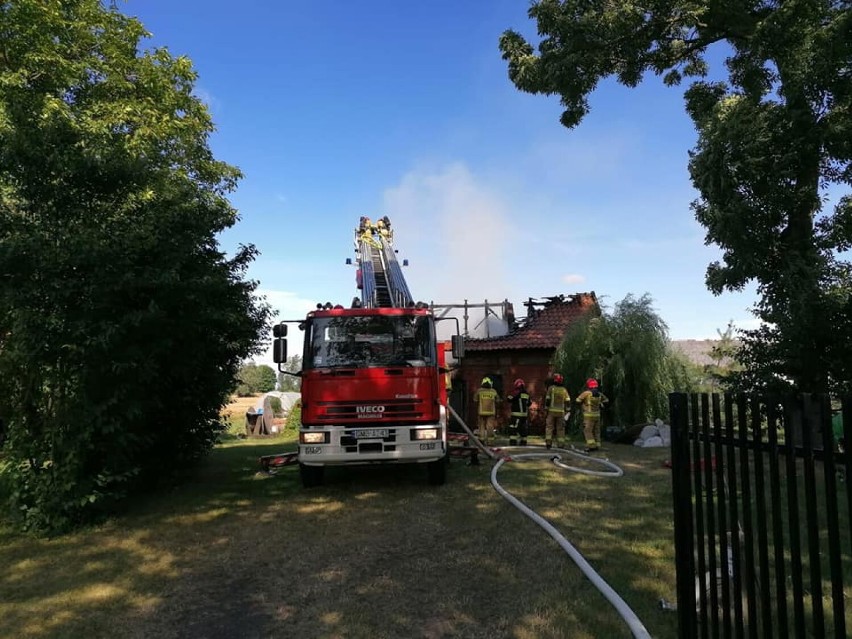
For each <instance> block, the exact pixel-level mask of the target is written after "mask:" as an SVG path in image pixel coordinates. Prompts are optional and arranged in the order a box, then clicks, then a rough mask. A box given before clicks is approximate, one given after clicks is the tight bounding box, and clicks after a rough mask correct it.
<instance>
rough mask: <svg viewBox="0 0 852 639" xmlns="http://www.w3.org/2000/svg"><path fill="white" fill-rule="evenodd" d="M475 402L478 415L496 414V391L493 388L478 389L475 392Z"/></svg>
mask: <svg viewBox="0 0 852 639" xmlns="http://www.w3.org/2000/svg"><path fill="white" fill-rule="evenodd" d="M475 400H476V403H477V404H478V405H479V414H480V415H496V414H497V391H496V390H494V389H493V388H480V389H479V390H478V391H476V398H475Z"/></svg>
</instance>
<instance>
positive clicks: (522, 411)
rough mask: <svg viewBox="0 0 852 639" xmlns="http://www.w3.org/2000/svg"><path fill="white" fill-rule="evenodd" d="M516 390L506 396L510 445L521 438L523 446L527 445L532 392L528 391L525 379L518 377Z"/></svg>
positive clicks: (515, 385)
mask: <svg viewBox="0 0 852 639" xmlns="http://www.w3.org/2000/svg"><path fill="white" fill-rule="evenodd" d="M514 388H515V390H514V391H513V392H512V394H511V395H509V396H508V397H506V399H507V400H508V401H509V411H510V414H509V446H514V445H515V444H517V443H518V439H517V438H518V437H519V436H520V438H521V446H526V445H527V425H528V422H527V418H528V417H529V411H530V394H529V393H528V392H527V387H526V384H524V380H522V379H516V380H515V384H514Z"/></svg>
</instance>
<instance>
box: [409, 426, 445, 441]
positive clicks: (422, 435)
mask: <svg viewBox="0 0 852 639" xmlns="http://www.w3.org/2000/svg"><path fill="white" fill-rule="evenodd" d="M412 432H413V437H414V439H415V441H417V440H421V439H438V438H439V437H440V436H441V429H440V428H418V429H416V430H414V431H412Z"/></svg>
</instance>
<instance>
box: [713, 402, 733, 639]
mask: <svg viewBox="0 0 852 639" xmlns="http://www.w3.org/2000/svg"><path fill="white" fill-rule="evenodd" d="M713 458H714V459H715V460H716V464H715V468H714V471H715V476H716V477H715V481H716V508H717V516H718V518H719V569H718V573H717V574H718V575H719V578H718V579H716V580H715V582H714V584H713V585H714V586H715V587H716V589H717V590H718V589H719V585H721V591H722V601H721V607H722V635H723V636H724V637H725V639H730V636H731V576H732V574H731V564H730V560H731V554H730V553H731V546H730V540H729V537H728V535H729V534H730V528H729V527H728V508H727V503H726V501H725V500H726V499H727V493H728V486H727V484H726V482H725V466H726V465H727V463H728V460H727V459H725V452H724V448H723V446H722V403H721V397H719V394H718V393H713ZM720 582H721V584H720ZM717 596H718V593H717Z"/></svg>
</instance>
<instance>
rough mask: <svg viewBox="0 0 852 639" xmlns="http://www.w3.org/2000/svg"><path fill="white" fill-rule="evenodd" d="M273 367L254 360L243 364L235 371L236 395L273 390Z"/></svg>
mask: <svg viewBox="0 0 852 639" xmlns="http://www.w3.org/2000/svg"><path fill="white" fill-rule="evenodd" d="M275 381H276V376H275V369H273V368H272V367H271V366H267V365H266V364H261V365H260V366H258V365H257V364H255V363H254V362H249V363H247V364H243V366H241V367H240V370H239V371H238V372H237V382H238V383H237V395H239V396H240V397H246V396H248V395H254V394H256V393H268V392H269V391H273V390H275Z"/></svg>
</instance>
